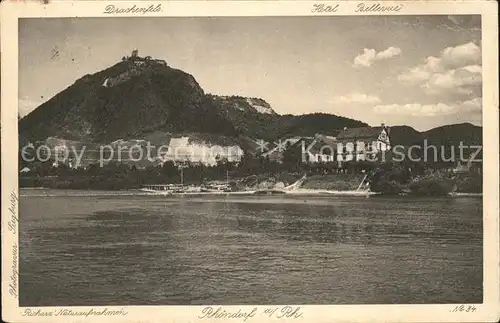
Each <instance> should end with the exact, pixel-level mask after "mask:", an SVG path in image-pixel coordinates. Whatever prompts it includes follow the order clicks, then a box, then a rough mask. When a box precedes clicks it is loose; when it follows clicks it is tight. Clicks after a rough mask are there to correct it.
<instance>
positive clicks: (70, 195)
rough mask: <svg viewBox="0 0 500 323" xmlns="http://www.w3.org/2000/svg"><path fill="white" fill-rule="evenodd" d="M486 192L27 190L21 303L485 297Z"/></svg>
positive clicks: (457, 299) (427, 300)
mask: <svg viewBox="0 0 500 323" xmlns="http://www.w3.org/2000/svg"><path fill="white" fill-rule="evenodd" d="M482 259H483V256H482V199H481V198H476V197H456V198H425V199H415V198H385V197H384V198H380V197H377V198H374V197H371V198H366V197H299V196H293V197H287V196H269V197H223V196H221V197H203V198H201V197H198V198H196V197H158V196H144V195H133V194H130V195H123V194H122V193H112V192H96V191H93V192H92V193H91V194H90V195H89V193H88V192H84V191H57V190H21V198H20V305H21V306H64V305H67V306H69V305H74V306H77V305H82V306H83V305H88V306H89V305H170V304H176V305H185V304H204V305H209V304H233V305H235V304H347V303H349V304H380V303H400V304H401V303H411V304H421V303H481V302H482V272H483V266H482Z"/></svg>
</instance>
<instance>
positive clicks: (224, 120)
mask: <svg viewBox="0 0 500 323" xmlns="http://www.w3.org/2000/svg"><path fill="white" fill-rule="evenodd" d="M367 126H368V125H367V124H366V123H364V122H361V121H357V120H353V119H349V118H345V117H341V116H336V115H331V114H324V113H313V114H306V115H298V116H294V115H279V114H277V113H276V112H275V111H274V110H273V108H272V107H271V105H270V104H269V103H268V102H266V101H265V100H264V99H262V98H254V97H250V98H249V97H241V96H219V95H212V94H205V92H204V90H203V89H202V88H201V87H200V85H199V84H198V82H197V81H196V79H195V78H194V77H193V76H192V75H190V74H188V73H186V72H184V71H181V70H179V69H175V68H172V67H170V66H168V64H167V63H166V62H165V61H162V60H156V59H152V58H150V57H146V58H141V57H138V56H133V57H129V58H124V59H123V60H122V61H121V62H118V63H116V64H115V65H113V66H111V67H109V68H107V69H104V70H102V71H100V72H97V73H94V74H88V75H85V76H83V77H81V78H80V79H78V80H77V81H76V82H75V83H74V84H72V85H70V86H69V87H68V88H66V89H65V90H63V91H62V92H60V93H59V94H57V95H55V96H54V97H53V98H51V99H50V100H49V101H47V102H45V103H44V104H42V105H41V106H39V107H38V108H37V109H35V110H34V111H33V112H31V113H30V114H28V115H27V116H25V117H24V118H22V119H21V120H19V133H20V138H21V139H20V144H23V145H25V144H27V143H28V142H35V143H37V144H41V143H46V144H48V145H49V146H50V147H56V146H58V145H66V146H68V145H72V146H75V145H76V146H82V145H83V144H85V145H91V146H92V145H94V146H92V147H94V151H93V152H89V156H88V160H89V162H90V161H94V160H95V149H96V147H97V146H95V145H98V144H110V143H114V144H119V143H127V144H129V145H133V144H135V143H143V142H145V141H149V142H151V143H152V144H153V145H157V146H161V145H167V144H168V143H169V142H170V140H171V138H174V137H176V138H177V137H182V136H184V137H189V140H190V141H192V142H196V143H203V145H206V146H210V145H222V146H232V145H238V146H239V147H241V148H242V149H243V150H252V149H253V150H255V147H256V140H258V139H264V140H266V141H274V140H277V139H283V138H290V137H295V136H302V137H305V136H314V135H316V134H323V135H330V136H336V135H337V134H338V133H339V131H341V130H342V129H343V128H345V127H347V128H357V127H367ZM481 132H482V128H481V127H477V126H474V125H472V124H458V125H449V126H443V127H438V128H435V129H431V130H429V131H426V132H423V133H420V132H418V131H416V130H415V129H413V128H411V127H409V126H404V125H403V126H393V127H390V137H391V141H392V145H393V146H394V145H411V144H414V143H423V140H424V139H427V141H428V143H432V144H435V145H447V146H450V145H457V146H458V144H459V142H460V141H463V142H464V144H467V145H477V144H481V143H482V133H481Z"/></svg>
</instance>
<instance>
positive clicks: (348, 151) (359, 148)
mask: <svg viewBox="0 0 500 323" xmlns="http://www.w3.org/2000/svg"><path fill="white" fill-rule="evenodd" d="M337 147H338V155H337V160H338V161H353V160H356V161H359V160H367V159H370V158H372V157H375V156H376V155H377V154H378V153H379V152H381V151H388V150H389V149H390V148H391V145H390V141H389V136H388V134H387V132H386V130H385V129H383V130H382V131H381V132H380V134H379V136H378V138H377V139H375V140H372V139H367V140H362V139H355V140H353V141H345V142H343V143H338V146H337Z"/></svg>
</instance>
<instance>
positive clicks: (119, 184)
mask: <svg viewBox="0 0 500 323" xmlns="http://www.w3.org/2000/svg"><path fill="white" fill-rule="evenodd" d="M302 176H303V174H299V173H288V172H281V173H274V174H258V175H252V176H247V177H244V178H232V179H231V180H230V181H228V182H227V183H226V182H225V181H222V182H224V183H226V184H227V185H228V186H230V188H231V189H230V190H231V191H232V192H246V191H254V192H255V191H259V190H273V189H277V190H282V189H284V188H285V187H287V186H288V185H292V184H294V183H295V182H296V181H298V180H299V179H300V178H301V177H302ZM363 179H365V174H364V173H360V174H313V175H309V176H307V177H306V178H305V180H304V181H303V183H300V185H297V187H294V190H297V189H299V191H301V192H303V193H312V194H335V193H336V194H349V193H351V194H357V193H356V192H357V191H368V190H369V191H371V192H372V193H378V194H387V195H401V194H404V195H417V196H446V195H450V194H451V195H453V194H479V195H480V194H482V177H481V175H479V174H450V173H444V172H440V171H434V172H428V173H426V174H422V175H419V176H414V177H411V178H408V179H406V180H397V178H395V177H394V176H392V177H391V176H385V177H378V178H377V177H372V178H368V181H366V182H364V185H362V187H360V184H361V183H362V181H363ZM147 184H149V183H145V182H144V181H141V180H139V179H137V178H134V177H107V178H104V177H102V176H91V177H88V176H70V177H58V176H47V177H20V178H19V185H20V187H22V188H24V187H32V188H34V187H46V188H54V189H81V190H117V191H119V190H139V189H141V188H142V187H144V185H147ZM155 184H159V183H155ZM162 184H163V183H162ZM185 184H186V185H188V184H189V185H192V186H200V185H201V182H197V183H185ZM182 194H184V193H182Z"/></svg>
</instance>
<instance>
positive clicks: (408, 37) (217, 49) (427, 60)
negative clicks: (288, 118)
mask: <svg viewBox="0 0 500 323" xmlns="http://www.w3.org/2000/svg"><path fill="white" fill-rule="evenodd" d="M480 19H481V18H480V16H437V15H434V16H430V15H427V16H314V17H200V18H190V17H176V18H172V17H170V18H164V17H141V18H135V17H134V18H123V17H122V18H24V19H20V20H19V110H20V115H21V116H24V115H26V114H28V113H29V112H31V111H32V110H33V109H35V108H36V107H38V106H39V105H40V104H41V103H43V102H45V101H47V100H48V99H50V98H51V97H53V96H54V95H56V94H57V93H59V92H61V91H62V90H64V89H65V88H67V87H68V86H70V85H71V84H73V83H74V82H75V81H76V80H77V79H79V78H80V77H82V76H84V75H85V74H92V73H96V72H98V71H100V70H102V69H104V68H107V67H109V66H111V65H114V64H115V63H117V62H119V61H120V60H121V58H122V57H123V56H126V55H130V52H131V51H132V50H133V49H138V50H139V55H140V56H152V57H153V58H158V59H164V60H166V61H167V63H168V64H169V66H171V67H174V68H178V69H181V70H183V71H185V72H187V73H189V74H192V75H193V76H194V77H195V78H196V80H197V81H198V83H199V84H200V85H201V87H202V88H203V89H204V91H205V92H206V93H212V94H220V95H240V96H248V97H260V98H263V99H264V100H266V101H267V102H269V104H271V106H272V108H273V109H274V110H275V111H276V112H278V113H280V114H295V115H297V114H305V113H313V112H324V113H332V114H336V115H340V116H344V117H349V118H353V119H357V120H361V121H364V122H366V123H368V124H370V125H373V126H376V125H380V124H381V123H384V124H386V125H409V126H412V127H414V128H415V129H417V130H421V131H423V130H428V129H431V128H434V127H437V126H441V125H445V124H453V123H461V122H471V123H473V124H476V125H481V115H482V114H481V110H482V73H481V66H482V64H481V20H480Z"/></svg>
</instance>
